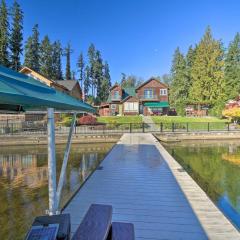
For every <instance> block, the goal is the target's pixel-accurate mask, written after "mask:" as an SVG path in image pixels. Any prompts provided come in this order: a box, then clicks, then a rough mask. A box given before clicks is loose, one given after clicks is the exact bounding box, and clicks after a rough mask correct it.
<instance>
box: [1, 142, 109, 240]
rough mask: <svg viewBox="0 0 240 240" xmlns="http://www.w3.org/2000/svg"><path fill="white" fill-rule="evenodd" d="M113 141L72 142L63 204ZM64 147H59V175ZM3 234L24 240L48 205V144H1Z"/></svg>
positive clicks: (95, 165)
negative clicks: (29, 229) (28, 230)
mask: <svg viewBox="0 0 240 240" xmlns="http://www.w3.org/2000/svg"><path fill="white" fill-rule="evenodd" d="M111 147H112V144H94V145H91V144H90V145H84V144H82V145H79V144H78V145H76V144H73V145H72V148H71V154H70V158H69V162H68V166H67V172H66V179H65V185H64V188H63V192H62V199H61V206H63V205H64V204H65V203H66V202H67V201H68V199H69V198H70V197H71V196H72V195H73V194H74V192H75V191H76V190H77V189H78V188H79V187H80V185H81V184H82V183H83V182H84V180H85V179H86V178H87V177H88V176H89V174H90V173H91V172H92V171H93V170H94V169H95V168H96V167H97V166H98V165H99V163H100V162H101V160H102V159H103V158H104V156H105V155H106V153H107V152H108V151H109V150H110V148H111ZM63 155H64V146H57V150H56V157H57V176H58V177H59V175H60V171H61V163H62V159H63ZM0 202H1V205H0V226H1V227H0V236H1V239H23V238H24V236H25V234H26V232H27V229H28V228H29V226H30V225H31V223H32V221H33V219H34V217H35V216H38V215H42V214H44V213H45V210H46V209H47V208H48V172H47V147H46V146H45V147H44V146H41V147H40V146H26V147H22V146H21V147H16V146H15V147H4V148H3V147H1V149H0Z"/></svg>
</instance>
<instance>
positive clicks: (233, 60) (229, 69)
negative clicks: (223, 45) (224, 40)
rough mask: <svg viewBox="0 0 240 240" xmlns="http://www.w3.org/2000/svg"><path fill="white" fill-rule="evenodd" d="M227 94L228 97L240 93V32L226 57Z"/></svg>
mask: <svg viewBox="0 0 240 240" xmlns="http://www.w3.org/2000/svg"><path fill="white" fill-rule="evenodd" d="M225 81H226V95H227V98H228V99H231V98H235V97H236V96H237V95H239V94H240V34H239V33H237V34H236V36H235V37H234V40H233V41H232V42H231V43H230V44H229V47H228V51H227V54H226V59H225Z"/></svg>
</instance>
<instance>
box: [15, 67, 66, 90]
mask: <svg viewBox="0 0 240 240" xmlns="http://www.w3.org/2000/svg"><path fill="white" fill-rule="evenodd" d="M19 72H20V73H23V74H26V75H27V74H28V73H31V75H32V76H34V78H37V79H39V80H40V81H41V80H44V81H48V82H49V83H50V85H51V86H52V85H53V86H57V87H59V88H62V89H63V90H66V91H69V90H68V89H67V88H66V87H64V86H63V85H60V84H58V83H57V82H56V81H54V80H52V79H48V78H46V77H45V76H43V75H42V74H40V73H38V72H36V71H34V70H32V69H31V68H29V67H26V66H25V67H23V68H22V69H21V70H20V71H19Z"/></svg>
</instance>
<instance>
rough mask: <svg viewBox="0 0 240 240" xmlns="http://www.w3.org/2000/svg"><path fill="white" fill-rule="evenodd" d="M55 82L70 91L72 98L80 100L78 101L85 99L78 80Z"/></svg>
mask: <svg viewBox="0 0 240 240" xmlns="http://www.w3.org/2000/svg"><path fill="white" fill-rule="evenodd" d="M55 82H56V83H58V84H59V85H61V86H64V87H65V88H66V89H68V91H69V92H70V95H71V96H73V97H75V98H78V99H82V97H83V95H82V89H81V87H80V84H79V82H78V81H76V80H57V81H55Z"/></svg>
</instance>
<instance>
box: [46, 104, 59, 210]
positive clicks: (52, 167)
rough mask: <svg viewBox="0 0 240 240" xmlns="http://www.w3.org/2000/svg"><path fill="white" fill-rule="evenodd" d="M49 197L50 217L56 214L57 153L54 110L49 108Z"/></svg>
mask: <svg viewBox="0 0 240 240" xmlns="http://www.w3.org/2000/svg"><path fill="white" fill-rule="evenodd" d="M48 196H49V212H48V214H49V215H54V214H56V210H57V209H56V152H55V123H54V109H53V108H48Z"/></svg>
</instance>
